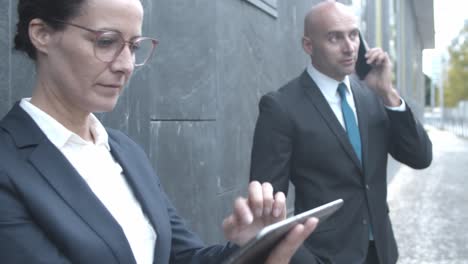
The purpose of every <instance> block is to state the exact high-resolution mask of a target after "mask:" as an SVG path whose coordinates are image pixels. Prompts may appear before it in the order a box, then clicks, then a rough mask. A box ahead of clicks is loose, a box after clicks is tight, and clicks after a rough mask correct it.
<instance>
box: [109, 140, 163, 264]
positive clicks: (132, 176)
mask: <svg viewBox="0 0 468 264" xmlns="http://www.w3.org/2000/svg"><path fill="white" fill-rule="evenodd" d="M109 135H110V136H109V145H110V147H111V153H112V155H113V156H114V158H115V159H116V160H117V162H118V163H119V164H120V165H121V166H122V169H123V171H124V174H125V177H126V179H127V181H128V183H129V184H130V186H131V187H132V189H133V193H134V194H135V196H136V198H137V200H138V201H139V202H140V205H141V206H142V209H143V212H144V213H145V215H146V216H147V217H148V219H149V220H150V222H151V224H152V226H153V228H154V229H155V232H156V234H157V236H158V237H157V241H156V248H155V255H154V259H155V262H156V259H157V262H161V263H165V262H167V261H169V259H167V260H165V259H163V258H165V257H168V256H166V254H163V253H162V252H169V251H170V240H171V238H170V234H169V231H170V230H171V225H170V223H169V221H168V215H167V207H166V206H167V205H166V201H165V200H164V197H162V196H161V189H158V188H157V184H158V181H157V178H156V175H155V174H154V172H153V169H152V167H151V166H149V162H145V161H146V156H144V155H141V154H139V153H135V150H132V149H129V148H127V147H126V146H125V145H123V144H120V142H119V140H118V139H117V138H115V137H114V136H112V134H111V133H109ZM152 177H154V178H152Z"/></svg>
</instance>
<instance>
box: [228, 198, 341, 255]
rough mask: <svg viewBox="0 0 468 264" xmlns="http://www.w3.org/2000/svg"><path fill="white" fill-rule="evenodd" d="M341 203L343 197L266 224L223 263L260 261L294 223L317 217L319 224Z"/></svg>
mask: <svg viewBox="0 0 468 264" xmlns="http://www.w3.org/2000/svg"><path fill="white" fill-rule="evenodd" d="M342 205H343V199H338V200H335V201H332V202H329V203H326V204H324V205H321V206H319V207H315V208H313V209H310V210H308V211H305V212H303V213H300V214H298V215H295V216H291V217H289V218H286V219H284V220H282V221H279V222H277V223H274V224H271V225H269V226H266V227H264V228H263V229H262V230H260V231H259V232H258V233H257V236H255V237H254V238H252V239H251V240H250V241H249V242H247V244H245V245H244V246H242V247H241V248H240V249H239V250H237V251H236V252H234V253H233V254H232V255H231V256H230V257H229V258H228V259H227V260H226V261H225V262H223V264H246V263H261V261H262V260H263V259H264V258H265V257H266V256H267V255H268V254H269V253H270V251H271V250H272V248H273V247H274V246H276V245H277V244H278V243H279V242H280V241H281V240H282V239H283V238H284V237H285V236H286V235H287V234H288V232H289V231H290V230H291V229H292V228H293V227H294V226H295V225H296V224H298V223H304V222H305V221H306V220H307V219H308V218H310V217H317V218H318V219H319V225H320V223H322V222H323V221H325V220H326V219H327V218H328V217H329V216H331V215H332V214H333V213H335V212H336V211H337V210H338V209H339V208H340V207H341V206H342ZM312 235H313V233H312Z"/></svg>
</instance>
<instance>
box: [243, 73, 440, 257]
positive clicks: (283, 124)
mask: <svg viewBox="0 0 468 264" xmlns="http://www.w3.org/2000/svg"><path fill="white" fill-rule="evenodd" d="M351 89H352V91H353V95H354V100H355V104H356V108H357V109H356V110H357V116H358V122H359V130H360V135H361V141H362V165H361V163H360V162H359V159H358V157H357V156H356V154H355V152H354V151H353V148H352V146H351V143H350V142H349V140H348V137H347V134H346V131H345V130H344V129H343V127H342V126H341V124H340V123H339V121H338V119H337V118H336V116H335V114H334V113H333V111H332V109H331V107H330V106H329V104H328V102H327V101H326V99H325V97H324V96H323V95H322V93H321V91H320V90H319V89H318V87H317V85H316V84H315V83H314V81H313V80H312V79H311V78H310V76H309V75H308V73H307V72H306V71H304V72H303V73H302V75H301V76H299V77H298V78H296V79H294V80H292V81H291V82H289V83H288V84H286V85H285V86H283V87H282V88H280V89H279V90H278V91H275V92H270V93H268V94H266V95H264V96H263V97H262V98H261V100H260V103H259V109H260V114H259V117H258V120H257V124H256V127H255V134H254V141H253V149H252V159H251V175H250V179H251V180H259V181H261V182H264V181H269V182H271V183H272V184H273V186H274V188H275V191H283V192H287V191H288V184H289V181H291V182H292V183H293V184H294V186H295V195H296V196H295V204H294V205H295V213H300V212H302V211H305V210H307V209H310V208H313V207H316V206H318V205H321V204H323V203H326V202H330V201H332V200H334V199H338V198H343V199H344V205H343V207H342V208H341V209H340V210H339V211H338V212H337V213H336V214H335V215H333V216H332V217H331V218H329V219H328V220H327V221H325V222H323V223H321V224H319V227H318V228H317V230H316V231H315V232H314V233H313V234H312V235H311V236H310V237H309V239H308V240H307V241H306V243H305V247H306V248H308V249H309V250H308V252H304V251H300V252H299V253H298V254H297V255H296V258H295V260H298V259H300V257H302V258H303V259H304V261H303V262H302V263H313V259H315V261H317V262H319V263H320V262H323V263H340V264H341V263H343V264H352V263H362V262H360V261H361V260H362V261H363V260H364V259H365V257H366V254H367V248H368V243H369V236H368V230H369V223H371V224H372V228H373V235H374V237H375V243H376V248H377V251H378V255H379V258H380V261H381V263H382V264H390V263H395V262H396V260H397V258H398V252H397V247H396V243H395V239H394V236H393V232H392V227H391V223H390V219H389V216H388V212H389V209H388V205H387V202H386V198H387V174H386V169H387V155H388V154H391V155H392V156H393V157H394V158H395V159H397V160H398V161H400V162H403V163H405V164H407V165H408V166H410V167H413V168H425V167H427V166H429V164H430V163H431V160H432V144H431V141H430V140H429V138H428V136H427V134H426V132H425V131H424V129H423V127H422V126H421V125H420V124H419V123H418V122H417V121H416V119H415V118H414V117H413V114H412V113H411V110H410V109H409V107H407V110H406V111H405V112H395V111H388V110H386V108H385V107H384V105H383V104H382V102H381V101H380V99H379V98H378V97H377V96H376V94H374V92H373V91H371V90H370V89H368V88H367V87H364V86H363V84H361V83H360V82H359V81H357V80H355V79H352V78H351ZM311 253H312V254H313V255H314V256H312V255H311Z"/></svg>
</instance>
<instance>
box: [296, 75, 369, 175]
mask: <svg viewBox="0 0 468 264" xmlns="http://www.w3.org/2000/svg"><path fill="white" fill-rule="evenodd" d="M299 78H300V83H301V85H302V86H303V88H304V91H305V93H306V94H307V97H308V98H309V99H310V100H311V101H312V104H313V105H314V107H315V109H316V110H317V112H318V113H319V114H320V115H321V116H322V118H323V120H325V123H326V124H327V126H328V127H329V128H330V130H331V131H332V132H333V134H334V135H335V136H336V138H337V140H338V142H340V145H341V146H342V147H343V149H344V151H345V152H346V153H347V154H348V156H349V157H350V158H351V160H353V162H354V163H355V165H356V166H357V167H358V168H359V169H362V167H361V162H360V161H359V158H358V157H357V155H356V153H355V152H354V149H353V146H352V145H351V143H350V142H349V139H348V135H347V134H346V131H345V130H344V128H343V127H342V126H341V124H340V122H339V121H338V119H337V118H336V116H335V113H333V110H332V109H331V107H330V105H329V104H328V102H327V100H326V99H325V97H324V96H323V94H322V92H321V91H320V89H319V88H318V86H317V84H316V83H315V82H314V81H313V80H312V78H310V76H309V74H308V73H307V71H304V72H303V73H302V75H301V76H300V77H299ZM359 122H360V120H359Z"/></svg>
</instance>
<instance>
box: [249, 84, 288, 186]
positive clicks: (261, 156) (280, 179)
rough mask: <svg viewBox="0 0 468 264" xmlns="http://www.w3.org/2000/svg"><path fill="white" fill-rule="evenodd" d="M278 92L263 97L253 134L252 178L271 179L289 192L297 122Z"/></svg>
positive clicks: (274, 184)
mask: <svg viewBox="0 0 468 264" xmlns="http://www.w3.org/2000/svg"><path fill="white" fill-rule="evenodd" d="M277 97H278V93H277V92H271V93H268V94H266V95H264V96H262V98H261V99H260V102H259V116H258V119H257V123H256V125H255V132H254V137H253V145H252V153H251V163H250V181H253V180H257V181H259V182H270V183H271V184H272V185H273V187H274V189H275V192H276V191H282V192H284V193H285V194H287V192H288V186H289V177H290V173H289V169H290V163H291V155H292V140H293V138H292V135H293V129H294V128H293V123H292V121H291V120H290V118H289V116H288V114H287V112H286V110H285V109H284V107H283V106H282V105H281V104H280V102H279V100H278V98H277Z"/></svg>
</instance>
